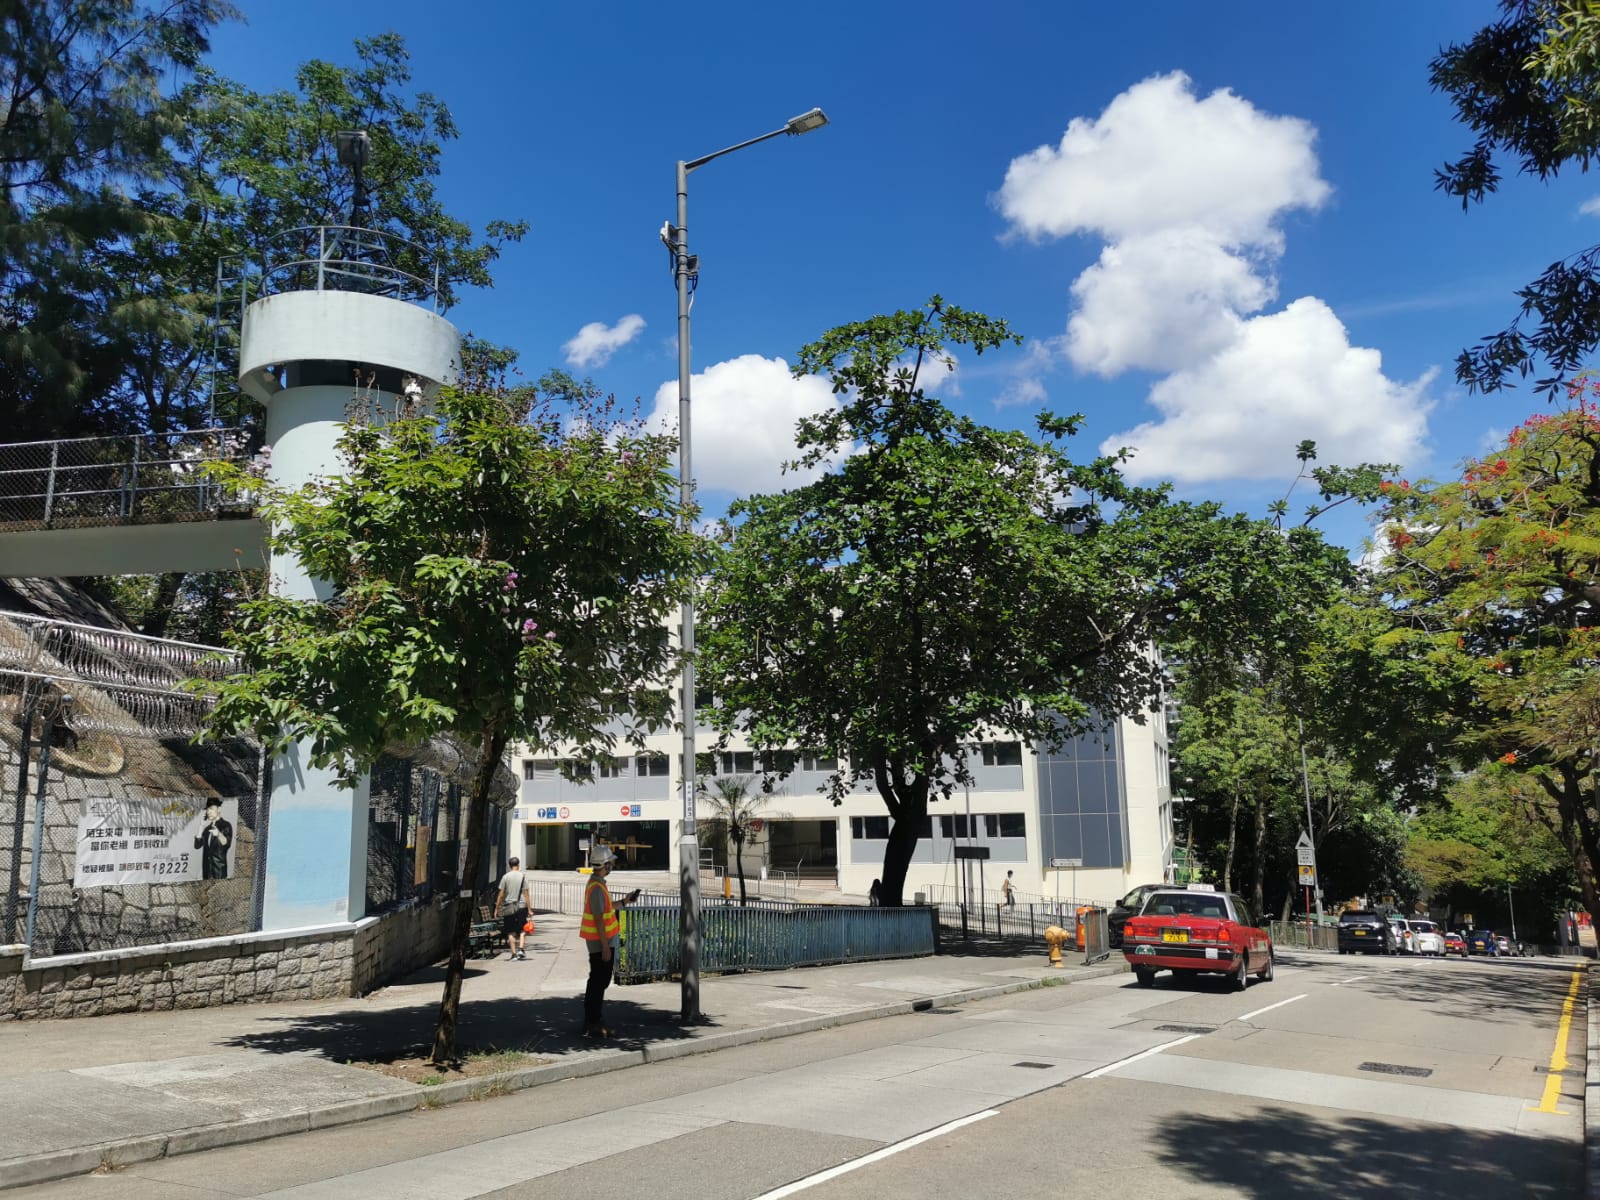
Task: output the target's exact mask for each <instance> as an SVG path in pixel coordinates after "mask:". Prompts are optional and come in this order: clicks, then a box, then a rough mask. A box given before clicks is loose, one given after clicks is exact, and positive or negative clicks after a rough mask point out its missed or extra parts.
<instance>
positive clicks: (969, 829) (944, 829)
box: [939, 813, 978, 838]
mask: <svg viewBox="0 0 1600 1200" xmlns="http://www.w3.org/2000/svg"><path fill="white" fill-rule="evenodd" d="M977 824H978V822H977V819H976V818H974V819H973V820H972V821H971V823H970V824H969V823H968V821H967V814H966V813H943V814H941V815H940V817H939V834H940V836H942V837H945V838H964V837H972V836H973V830H974V829H975V828H976V827H977Z"/></svg>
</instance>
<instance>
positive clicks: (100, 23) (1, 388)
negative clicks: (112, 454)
mask: <svg viewBox="0 0 1600 1200" xmlns="http://www.w3.org/2000/svg"><path fill="white" fill-rule="evenodd" d="M232 15H234V9H233V8H232V6H231V5H229V4H227V3H225V2H224V0H159V2H150V3H144V2H141V0H27V2H26V3H18V2H17V0H11V2H9V3H5V4H3V5H0V96H3V97H4V102H3V105H0V427H3V428H4V429H5V430H6V431H7V436H8V437H10V438H12V439H15V440H23V439H26V438H29V437H44V436H51V435H57V434H60V433H64V432H92V431H103V430H105V429H106V428H108V427H110V416H109V414H107V413H106V412H105V411H104V407H105V405H106V403H107V397H108V394H109V393H110V392H111V390H112V389H113V387H114V386H115V383H116V380H117V379H118V377H119V374H120V372H121V365H122V363H123V361H124V355H125V353H126V349H127V348H126V345H125V343H124V341H123V339H122V336H121V332H120V328H119V321H118V314H117V307H118V306H117V303H116V300H115V298H114V296H113V294H112V291H111V289H110V288H108V280H107V279H106V277H105V275H104V272H103V264H102V263H101V262H100V260H99V256H100V255H101V254H102V253H104V252H105V251H106V249H107V248H109V247H112V246H115V245H118V244H127V243H128V242H130V241H131V240H132V239H134V238H137V237H139V236H141V235H142V234H143V233H144V232H145V231H146V230H147V229H148V227H149V214H148V213H147V212H146V211H145V210H144V209H143V208H142V207H141V206H140V205H139V204H138V203H136V201H135V199H134V197H133V195H132V193H131V191H130V188H134V187H137V186H140V185H142V184H148V183H150V182H152V181H153V180H154V179H155V178H156V177H157V176H158V174H159V173H160V171H161V169H162V165H163V162H164V161H165V155H166V147H165V141H166V139H167V138H168V137H170V136H172V135H173V134H174V133H176V132H177V131H178V129H179V127H180V123H181V118H180V116H179V114H178V111H177V107H176V105H175V104H174V103H173V101H172V99H171V98H170V97H169V96H166V95H164V93H163V83H164V81H165V80H166V79H167V78H168V77H169V76H170V75H171V74H173V73H175V72H176V73H181V72H186V71H191V70H193V69H195V67H196V66H197V65H198V63H199V61H200V59H201V57H202V55H203V54H204V53H205V52H206V50H207V49H208V42H207V38H208V35H209V33H210V30H211V27H212V26H213V25H215V24H216V23H217V22H218V21H220V20H223V19H226V18H228V17H231V16H232Z"/></svg>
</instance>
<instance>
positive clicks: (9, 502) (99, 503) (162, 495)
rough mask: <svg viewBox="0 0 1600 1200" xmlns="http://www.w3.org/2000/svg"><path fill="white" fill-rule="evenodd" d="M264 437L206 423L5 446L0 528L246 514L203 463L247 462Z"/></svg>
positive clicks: (242, 502) (0, 463)
mask: <svg viewBox="0 0 1600 1200" xmlns="http://www.w3.org/2000/svg"><path fill="white" fill-rule="evenodd" d="M258 449H259V435H256V434H253V433H251V432H250V431H248V430H243V429H202V430H194V431H189V432H183V433H148V434H139V435H136V436H129V437H104V438H71V439H65V440H62V441H54V442H17V443H12V444H9V445H0V530H30V529H71V528H79V527H84V526H93V525H136V524H169V523H177V522H182V521H209V520H212V519H214V518H216V517H219V516H223V517H225V516H228V515H231V514H235V513H237V514H239V515H244V514H247V513H248V512H249V501H248V498H247V497H239V496H233V495H230V494H229V493H227V492H226V491H224V490H223V489H222V488H220V487H218V486H217V485H216V484H214V483H211V482H209V481H208V480H206V479H204V478H203V477H202V476H201V473H200V470H199V468H200V466H201V464H202V463H206V462H218V461H229V462H241V463H242V462H245V461H248V460H249V458H250V457H251V455H252V453H254V452H255V451H256V450H258Z"/></svg>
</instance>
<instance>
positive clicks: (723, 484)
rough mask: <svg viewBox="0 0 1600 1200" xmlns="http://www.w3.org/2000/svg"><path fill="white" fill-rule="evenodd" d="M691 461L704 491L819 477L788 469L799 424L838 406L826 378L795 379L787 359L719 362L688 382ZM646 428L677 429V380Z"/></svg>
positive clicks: (659, 395)
mask: <svg viewBox="0 0 1600 1200" xmlns="http://www.w3.org/2000/svg"><path fill="white" fill-rule="evenodd" d="M689 398H690V404H691V412H690V420H691V422H692V424H691V428H690V433H691V435H692V438H693V444H692V447H691V449H692V455H691V461H692V463H693V468H694V478H695V482H696V484H697V486H698V487H700V488H702V489H715V490H727V491H732V492H736V493H739V494H740V495H749V494H751V493H754V492H775V491H779V490H781V489H783V488H786V487H793V486H794V485H795V484H798V483H802V482H805V481H807V480H808V479H811V478H814V477H815V474H818V473H820V472H816V473H813V474H811V475H806V474H803V473H798V472H792V473H789V474H784V472H783V464H784V463H786V462H788V461H790V460H792V459H793V458H795V457H796V453H797V452H796V450H795V445H794V427H795V422H796V421H798V420H799V419H800V418H801V417H808V416H813V415H815V414H817V413H820V412H825V411H827V410H828V409H830V408H836V407H838V397H837V396H835V395H834V394H833V388H832V386H831V385H830V384H829V383H828V381H827V380H826V379H823V378H822V377H821V376H818V375H804V376H801V377H800V378H798V379H796V378H795V377H794V376H793V375H791V374H790V373H789V364H788V363H786V362H785V361H784V360H783V359H781V358H763V357H762V356H761V355H759V354H745V355H741V356H740V357H738V358H733V359H729V360H727V361H726V362H720V363H716V364H714V365H712V366H709V367H707V368H706V369H705V370H704V371H702V372H700V373H699V374H696V375H695V376H693V377H692V378H691V379H690V381H689ZM648 422H649V424H650V425H651V427H653V428H656V429H660V430H668V431H676V430H677V428H678V384H677V381H676V380H672V381H669V382H667V383H663V384H662V385H661V386H660V387H659V388H657V389H656V396H655V404H654V407H653V408H652V409H651V413H650V417H649V418H648Z"/></svg>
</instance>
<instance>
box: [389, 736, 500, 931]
mask: <svg viewBox="0 0 1600 1200" xmlns="http://www.w3.org/2000/svg"><path fill="white" fill-rule="evenodd" d="M475 770H476V767H475V765H474V763H473V761H472V759H471V758H470V756H464V755H462V754H461V752H460V749H459V746H457V745H456V744H454V743H451V742H449V741H448V740H447V739H444V738H436V739H434V740H433V741H432V742H430V743H428V744H426V745H423V746H417V747H391V748H390V751H389V753H387V754H385V755H384V756H383V757H382V758H380V759H379V760H378V763H377V765H376V766H374V767H373V768H372V774H371V783H372V799H371V803H370V807H369V810H368V811H369V813H370V821H369V824H368V826H367V913H368V914H369V915H370V914H373V913H381V912H383V911H384V910H385V909H389V908H393V907H395V906H397V905H400V904H404V903H406V902H407V901H410V900H425V899H427V898H428V897H429V896H431V895H433V894H434V893H436V892H441V893H444V894H446V895H448V894H451V893H453V892H454V891H455V890H456V885H457V882H458V881H459V880H461V879H464V878H465V877H466V868H467V861H466V854H467V851H466V828H467V816H468V811H467V810H468V803H469V801H470V796H469V794H468V791H467V784H466V781H467V780H469V779H470V777H471V776H472V774H473V773H474V772H475ZM515 794H516V793H515V783H514V781H513V780H512V779H511V776H510V772H509V771H507V770H505V769H504V768H502V769H501V770H500V771H498V772H497V773H496V779H495V782H494V785H493V790H492V793H491V800H490V808H489V813H488V818H487V820H486V821H485V824H484V838H483V842H484V844H483V846H482V849H481V851H480V866H479V870H478V893H479V895H478V900H479V902H480V903H482V902H485V901H486V900H487V899H489V898H491V897H492V896H493V894H494V887H495V883H496V881H497V880H498V879H499V877H500V872H501V870H502V869H503V867H504V861H503V860H504V853H505V852H504V846H503V842H504V840H505V839H504V833H505V820H504V809H505V808H507V807H509V806H510V804H511V802H512V801H513V800H514V798H515Z"/></svg>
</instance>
